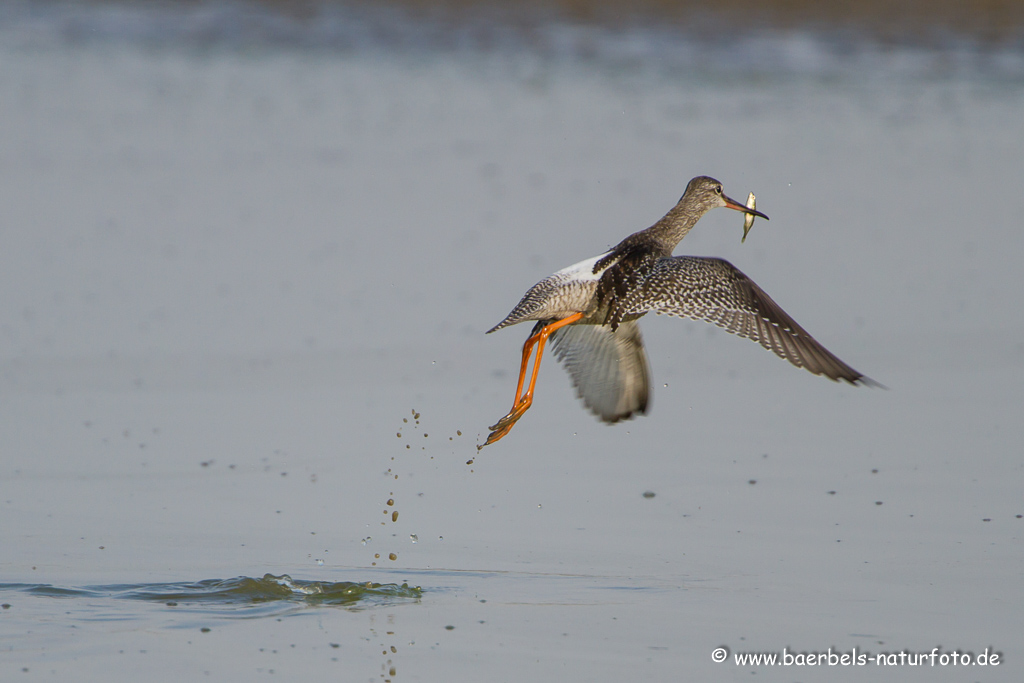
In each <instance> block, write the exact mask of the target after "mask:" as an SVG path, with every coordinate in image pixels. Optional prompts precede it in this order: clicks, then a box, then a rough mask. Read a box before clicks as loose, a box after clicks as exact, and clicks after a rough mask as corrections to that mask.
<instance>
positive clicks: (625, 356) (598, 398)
mask: <svg viewBox="0 0 1024 683" xmlns="http://www.w3.org/2000/svg"><path fill="white" fill-rule="evenodd" d="M550 341H551V344H552V348H553V349H554V353H555V356H556V357H557V358H558V359H559V360H560V361H562V363H563V364H564V365H565V369H566V370H567V371H568V373H569V376H570V377H571V378H572V383H573V386H575V387H576V392H577V394H578V395H579V397H580V398H581V399H583V403H584V404H585V405H586V406H587V408H589V409H590V410H592V411H593V412H594V414H596V415H597V416H598V417H600V418H601V419H602V420H604V421H605V422H618V421H619V420H624V419H626V418H629V417H632V416H633V415H634V414H636V413H645V412H647V406H648V404H649V402H650V394H651V373H650V368H649V367H648V364H647V353H646V352H645V351H644V341H643V338H642V337H641V336H640V327H639V325H637V323H636V322H635V321H628V322H624V323H622V324H620V325H619V327H618V329H617V330H615V331H612V330H611V328H610V327H608V326H607V325H568V326H566V327H563V328H561V329H560V330H556V331H555V332H554V333H553V334H552V335H551V340H550Z"/></svg>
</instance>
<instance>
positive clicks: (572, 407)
mask: <svg viewBox="0 0 1024 683" xmlns="http://www.w3.org/2000/svg"><path fill="white" fill-rule="evenodd" d="M21 7H22V8H23V9H24V8H25V7H29V8H38V7H39V6H37V5H21ZM203 7H204V8H206V9H204V10H202V11H204V12H206V14H202V12H199V14H197V13H196V12H192V13H189V12H184V13H178V14H175V13H174V12H161V13H158V14H155V15H152V14H147V13H141V14H140V13H135V14H133V13H132V12H128V11H126V10H124V9H123V7H121V8H120V9H117V7H115V9H110V6H106V5H99V6H93V5H89V6H85V7H84V9H83V7H82V6H77V5H76V6H72V10H67V12H66V13H61V11H57V10H54V11H53V12H44V11H41V10H39V11H36V10H32V11H28V10H26V12H27V13H22V14H17V13H15V14H8V15H6V16H7V18H8V19H11V17H12V16H13V17H14V20H12V22H11V23H8V27H7V29H5V30H3V31H0V92H2V93H3V96H2V97H0V120H2V121H3V122H4V125H3V126H0V187H2V188H3V189H2V191H0V197H2V201H0V230H2V237H0V240H2V248H0V289H2V291H3V292H4V293H5V295H4V296H3V297H0V402H2V406H3V410H2V411H0V433H2V434H3V441H4V457H3V458H2V460H0V534H2V539H3V543H2V544H0V604H2V605H3V608H2V610H0V678H2V679H3V680H5V681H6V680H31V679H47V680H76V681H92V680H95V681H110V680H112V679H113V680H128V679H132V678H139V677H142V676H144V677H146V679H147V680H182V679H186V678H192V677H196V676H201V675H209V676H210V677H212V678H215V679H217V680H238V681H251V680H259V679H261V678H263V677H272V676H273V677H277V678H281V677H284V678H287V679H289V680H308V679H313V678H321V679H340V680H366V681H381V680H392V681H403V680H407V681H414V680H424V681H434V680H494V681H536V680H591V681H620V680H636V679H650V680H680V679H692V680H719V679H725V680H739V679H742V680H749V679H750V676H751V675H752V674H756V675H757V676H758V679H759V680H764V679H767V680H772V681H775V680H779V681H791V680H825V679H828V680H849V681H862V680H865V677H866V676H867V677H870V678H884V679H886V680H894V681H895V680H900V681H903V680H920V681H935V680H949V681H963V680H972V681H973V680H978V681H1015V680H1020V677H1021V675H1022V674H1024V669H1022V668H1021V661H1024V651H1022V650H1021V649H1020V645H1019V643H1020V642H1021V634H1022V633H1024V616H1022V614H1024V612H1022V610H1021V609H1020V606H1021V590H1020V586H1021V582H1022V579H1024V570H1022V567H1024V543H1022V540H1024V538H1022V537H1024V519H1022V515H1024V502H1022V499H1021V495H1020V492H1021V490H1022V486H1024V471H1022V469H1024V468H1022V460H1021V453H1022V451H1024V433H1022V428H1021V421H1020V415H1021V411H1022V407H1024V390H1022V389H1021V387H1022V385H1024V342H1022V341H1021V339H1022V337H1024V323H1022V319H1021V315H1020V311H1021V307H1020V304H1019V302H1018V299H1019V295H1018V293H1019V292H1020V291H1021V290H1022V289H1024V273H1022V269H1021V267H1020V260H1021V258H1020V257H1021V254H1024V238H1022V236H1021V230H1020V214H1021V211H1022V209H1024V206H1022V205H1021V200H1020V188H1021V187H1022V186H1024V166H1022V165H1021V163H1020V159H1021V158H1024V77H1022V74H1024V69H1021V68H1020V64H1021V58H1020V56H1019V55H1018V54H1017V53H1015V52H1014V51H1013V50H1012V49H1005V50H1003V51H987V52H986V51H977V50H972V49H971V50H969V49H963V50H959V49H950V50H948V51H941V50H940V51H934V50H930V49H925V48H921V47H898V46H888V47H884V46H878V45H875V44H873V43H854V47H853V48H852V51H851V50H847V51H845V52H844V51H843V50H837V49H835V47H834V46H832V45H831V44H830V43H829V42H828V41H827V40H823V39H821V38H820V37H815V35H814V34H802V33H800V32H789V33H766V34H754V35H752V36H747V37H746V38H745V39H744V40H742V41H734V42H723V43H721V44H719V46H718V47H716V48H714V49H715V50H717V51H716V52H713V54H714V55H718V56H719V57H721V59H710V60H709V59H708V58H707V50H705V49H702V48H700V47H699V45H698V46H695V44H693V43H689V42H686V40H683V39H682V38H679V37H678V36H677V37H676V38H673V37H672V36H671V35H666V34H665V33H664V32H658V31H649V32H645V31H644V30H639V29H638V30H635V31H633V32H630V33H628V34H614V35H606V34H604V33H602V32H599V31H598V32H593V33H588V31H587V29H586V27H585V26H579V25H566V24H555V25H552V26H549V27H547V28H545V29H544V31H545V32H543V35H544V36H548V38H546V39H545V40H543V41H540V42H539V43H537V42H534V41H524V42H522V43H516V42H515V39H514V38H505V39H503V40H504V41H506V42H501V41H499V44H497V45H488V44H486V41H477V42H473V41H469V42H468V43H466V42H462V43H460V42H456V43H455V44H447V45H443V46H440V47H439V46H438V45H437V44H436V43H429V44H426V45H417V44H415V42H413V43H410V42H409V41H406V42H401V41H399V43H400V49H399V48H395V44H396V43H394V42H388V41H387V40H384V39H380V38H379V37H378V38H372V36H371V38H366V39H365V40H363V39H362V38H361V39H360V40H356V39H352V40H349V41H348V42H346V43H345V46H344V49H333V48H331V47H330V45H329V44H330V42H331V41H330V40H328V39H318V40H311V39H309V38H308V36H309V33H303V32H301V31H299V32H298V33H296V34H295V35H293V34H291V33H288V32H287V31H285V32H284V33H283V34H281V35H278V34H274V35H273V36H271V38H273V39H271V38H268V37H267V36H266V35H264V34H260V35H259V36H257V38H258V39H248V38H246V37H245V36H246V34H244V33H243V34H241V37H240V38H239V37H232V35H231V33H230V31H226V32H225V30H221V29H218V31H220V32H219V33H218V32H217V31H214V32H213V34H212V37H210V36H211V34H210V32H209V31H207V32H206V33H204V32H203V30H202V28H203V27H204V26H206V27H209V26H219V27H222V29H223V27H231V26H246V25H250V26H251V25H252V23H251V22H252V19H251V17H250V15H249V14H247V12H248V11H249V10H246V9H244V6H237V5H223V6H222V5H217V4H212V5H205V6H203ZM239 7H243V9H239ZM68 12H69V13H70V14H69V13H68ZM232 12H236V13H238V14H232ZM69 16H70V17H71V18H69ZM196 16H200V19H201V18H202V17H206V19H203V20H202V21H200V20H199V19H196ZM261 16H262V15H261ZM271 16H272V15H271ZM338 16H341V19H337V20H336V21H337V24H336V26H335V28H336V30H337V31H338V33H337V34H336V35H352V36H356V37H359V36H364V33H366V32H365V31H364V32H362V33H361V32H360V30H359V28H358V27H359V24H358V22H356V21H355V19H353V20H352V21H350V22H347V23H346V21H344V20H343V19H344V15H343V14H342V15H338ZM210 17H213V18H212V19H211V18H210ZM247 17H248V18H247ZM15 20H16V21H15ZM203 21H205V22H206V23H202V22H203ZM247 21H248V22H249V23H248V24H247V23H246V22H247ZM267 21H268V22H269V23H268V25H271V26H273V25H276V24H274V23H273V21H272V20H267ZM189 22H191V23H189ZM197 22H199V23H198V24H197ZM197 25H198V26H199V29H197V28H196V26H197ZM289 25H290V24H289ZM12 26H13V27H14V28H11V27H12ZM353 26H355V28H353ZM398 26H399V28H403V27H404V29H403V30H406V31H408V32H410V33H412V34H415V27H413V28H409V27H408V26H405V25H403V24H399V25H398ZM338 27H340V28H338ZM329 29H330V26H327V28H324V26H323V25H321V26H320V28H319V29H317V30H320V31H327V32H328V33H327V34H326V35H328V38H329V37H330V36H331V35H335V34H330V33H329ZM289 30H291V29H289ZM310 30H312V29H310ZM370 33H371V34H372V32H370ZM203 36H206V39H204V38H203ZM274 36H277V37H274ZM296 36H298V37H296ZM302 36H306V38H302ZM325 44H327V46H326V47H325ZM588 46H589V47H588ZM844 55H845V56H844ZM701 173H706V174H711V175H714V176H715V177H717V178H719V179H721V180H722V181H723V182H724V184H725V187H726V190H727V192H729V193H730V194H732V195H733V196H735V197H745V196H746V193H747V192H748V191H754V192H755V193H756V194H757V196H758V208H759V209H763V210H764V211H765V212H766V213H767V214H768V215H769V216H771V221H770V222H767V223H766V222H758V223H757V224H755V226H754V229H753V231H752V232H751V234H750V237H749V238H748V239H747V241H746V243H745V244H742V245H741V244H740V236H741V233H742V227H741V226H742V220H741V219H739V218H738V217H737V216H736V215H734V214H732V213H731V212H713V213H712V214H710V215H708V216H707V217H706V218H705V219H704V220H702V222H701V223H700V225H699V226H698V227H697V228H696V229H695V231H694V232H693V234H691V235H690V236H689V237H687V239H686V241H685V242H684V243H683V244H682V245H681V247H680V248H679V250H678V253H692V254H702V255H716V256H722V257H724V258H727V259H729V260H730V261H732V262H733V263H734V264H736V265H737V266H738V267H740V268H741V269H742V270H743V271H744V272H746V273H748V274H749V275H751V276H752V277H753V278H754V279H755V280H757V282H758V283H759V284H761V285H762V286H763V287H764V288H765V289H766V290H767V291H768V292H769V293H770V294H771V295H772V296H773V297H774V298H775V299H776V300H777V301H778V302H779V303H780V304H781V305H782V306H784V307H785V308H786V309H787V310H788V311H789V312H790V313H791V314H792V315H793V316H794V317H795V318H796V319H797V320H798V321H800V323H801V324H802V325H803V326H805V327H806V328H808V330H809V331H810V332H811V333H812V334H814V335H815V336H816V337H817V338H818V339H820V340H821V341H822V342H823V343H825V344H826V345H827V346H828V347H829V348H830V349H831V350H833V351H834V352H836V353H837V354H838V355H839V356H840V357H842V358H843V359H844V360H846V361H847V362H849V363H850V364H851V365H853V366H854V367H856V368H858V369H859V370H861V371H863V372H865V373H867V374H868V375H870V376H871V377H873V378H875V379H877V380H878V381H880V382H882V383H883V384H885V385H886V386H887V387H888V390H871V389H864V388H852V387H849V386H839V385H835V384H832V383H830V382H827V381H825V380H822V379H821V378H818V377H814V376H811V375H810V374H808V373H806V372H802V371H800V370H797V369H795V368H792V367H790V366H789V365H788V364H786V363H783V362H781V361H779V360H778V359H776V358H775V357H774V356H772V355H771V354H768V353H766V352H765V351H764V350H763V349H761V348H760V347H758V346H757V345H756V344H751V343H750V342H747V341H744V340H739V339H735V338H732V337H730V336H728V335H726V334H724V333H722V332H719V331H717V330H716V329H713V328H710V327H708V326H705V325H701V324H698V323H691V322H684V321H679V320H674V319H668V318H657V317H653V316H652V317H649V318H647V319H645V320H644V321H643V329H644V334H645V337H646V339H647V343H648V347H649V352H650V356H651V363H652V371H653V373H654V380H655V393H654V403H653V409H652V411H651V413H650V415H648V416H646V417H644V418H642V419H639V420H636V421H632V422H628V423H625V424H621V425H618V426H615V427H607V426H604V425H602V424H600V423H598V422H597V421H595V420H594V419H593V418H592V417H591V416H590V415H589V414H587V413H586V412H585V411H584V410H582V409H581V407H580V406H579V405H578V403H577V401H576V400H575V397H574V394H573V391H572V389H571V387H570V386H569V382H568V381H567V379H566V377H565V376H564V373H563V371H562V370H561V369H559V368H558V367H557V364H556V363H555V362H554V361H553V360H552V359H549V360H548V361H547V362H546V363H545V365H544V367H543V369H542V371H541V378H540V382H539V385H538V392H537V399H536V402H535V404H534V408H533V409H532V410H531V411H530V412H529V413H528V414H527V416H526V417H525V418H524V419H523V420H522V421H521V422H520V423H519V425H518V426H517V427H516V428H515V430H513V432H512V433H511V434H510V435H509V436H508V437H506V438H505V439H504V440H503V441H501V442H500V443H499V444H496V445H495V446H493V447H489V448H487V449H485V450H483V451H482V452H480V453H479V454H478V453H477V450H476V445H477V444H478V443H481V442H482V440H483V439H484V438H485V437H486V426H487V425H489V424H492V423H493V422H494V421H496V420H497V418H499V417H500V416H501V415H503V414H504V413H505V412H506V411H507V410H508V407H509V406H508V404H509V402H510V400H511V398H512V396H511V395H512V392H513V389H514V382H515V372H516V371H517V369H518V358H519V350H520V346H521V344H522V341H523V339H524V337H525V336H526V332H527V330H526V329H519V328H513V329H511V330H503V331H502V332H501V333H499V334H495V335H492V336H487V337H485V336H484V335H483V332H484V331H485V330H487V329H488V328H490V327H491V326H492V325H493V324H494V323H496V322H497V321H498V320H500V319H501V318H502V317H503V316H504V315H505V314H506V313H507V312H508V310H509V309H511V307H512V306H513V305H514V304H515V303H516V302H517V301H518V299H519V296H520V295H521V294H522V293H523V292H524V291H525V290H526V288H527V287H528V286H530V285H531V284H532V283H534V282H535V281H537V280H539V279H540V278H541V277H543V276H545V275H547V274H548V273H550V272H552V271H554V270H557V269H559V268H561V267H563V266H565V265H567V264H570V263H574V262H576V261H578V260H580V259H582V258H585V257H587V256H591V255H595V254H598V253H601V252H602V251H604V250H605V249H606V248H607V247H608V246H610V245H612V244H614V243H616V242H617V241H618V240H619V239H621V238H622V237H623V236H625V235H626V234H628V233H629V232H632V231H634V230H637V229H640V228H643V227H646V226H647V225H650V224H651V223H652V222H653V221H655V220H657V219H658V218H659V217H660V216H661V215H662V214H663V213H664V212H665V211H666V210H667V209H668V208H670V207H671V206H672V205H673V204H674V202H675V201H676V200H677V199H678V197H679V195H680V194H681V192H682V190H683V188H684V187H685V185H686V182H687V181H688V180H689V178H690V177H692V176H694V175H697V174H701ZM726 213H729V215H724V214H726ZM645 493H647V494H648V495H645ZM652 493H653V496H652V495H650V494H652ZM395 513H397V514H395ZM367 584H369V585H367ZM719 646H723V647H726V648H728V650H729V652H730V653H743V652H762V651H767V652H781V651H782V650H783V648H789V651H790V652H823V651H826V650H827V649H828V648H832V649H833V650H834V651H842V652H849V651H851V649H852V648H857V650H858V651H860V652H865V653H868V654H870V655H875V654H879V653H893V652H899V651H902V650H907V651H911V652H918V651H929V652H930V651H932V649H933V648H935V647H940V648H941V651H943V652H947V653H948V652H952V651H953V650H958V651H970V652H972V653H975V654H978V653H981V652H983V651H985V650H986V648H988V650H989V651H990V652H991V651H994V652H997V653H999V654H1000V656H1001V657H1002V660H1001V663H1000V665H998V666H991V665H990V666H987V667H972V668H970V669H969V670H968V671H964V667H963V666H959V667H956V668H953V667H949V666H947V667H941V666H938V665H936V666H926V667H920V666H919V667H910V666H904V667H898V668H893V667H888V668H886V669H885V670H884V671H882V672H879V671H878V670H877V669H876V668H873V669H872V670H871V671H867V670H866V669H867V668H869V667H875V665H874V664H873V663H872V664H868V665H867V666H863V667H855V666H845V667H843V666H832V667H828V666H824V667H818V668H815V669H813V670H811V669H810V668H809V667H781V666H778V667H771V666H765V665H760V666H755V665H745V666H738V665H736V664H735V663H734V660H733V659H731V657H730V659H729V660H728V661H727V662H726V663H722V664H719V663H716V662H714V661H712V651H713V650H714V649H715V648H716V647H719Z"/></svg>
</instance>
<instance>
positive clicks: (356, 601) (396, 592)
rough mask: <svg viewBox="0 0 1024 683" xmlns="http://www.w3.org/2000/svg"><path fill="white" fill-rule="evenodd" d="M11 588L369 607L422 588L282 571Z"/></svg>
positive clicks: (52, 593) (172, 601) (176, 601)
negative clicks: (183, 579) (297, 575)
mask: <svg viewBox="0 0 1024 683" xmlns="http://www.w3.org/2000/svg"><path fill="white" fill-rule="evenodd" d="M7 591H13V592H20V593H28V594H30V595H36V596H47V597H53V598H64V599H68V598H113V599H123V600H144V601H150V602H162V603H164V604H166V605H168V606H170V607H177V606H179V605H193V606H194V605H197V604H206V605H212V606H218V605H219V606H223V607H229V606H242V607H244V606H252V605H259V604H263V603H274V602H277V603H282V604H283V605H284V604H288V605H295V604H299V605H335V606H342V607H350V608H355V607H359V608H362V607H373V606H381V605H390V604H395V603H398V602H404V601H407V600H413V601H415V600H419V599H420V598H421V597H422V595H423V589H422V588H420V587H419V586H415V587H414V586H410V585H409V584H407V583H402V584H396V583H375V582H372V581H366V582H354V581H336V582H335V581H304V580H300V579H293V578H291V577H290V576H288V575H287V574H282V575H280V576H275V575H273V574H264V575H263V577H262V578H258V579H257V578H252V577H248V576H238V577H235V578H232V579H207V580H204V581H195V582H192V583H151V584H116V585H109V586H84V587H81V588H65V587H60V586H52V585H48V584H0V593H2V592H7Z"/></svg>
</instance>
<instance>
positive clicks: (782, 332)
mask: <svg viewBox="0 0 1024 683" xmlns="http://www.w3.org/2000/svg"><path fill="white" fill-rule="evenodd" d="M624 308H625V309H626V314H634V315H635V314H642V313H646V312H648V311H655V312H657V313H665V314H667V315H675V316H679V317H682V318H692V319H693V320H703V321H705V322H709V323H714V324H715V325H718V326H719V327H721V328H724V329H725V330H726V331H728V332H731V333H732V334H736V335H739V336H741V337H746V338H747V339H752V340H754V341H756V342H758V343H759V344H761V346H763V347H765V348H766V349H768V350H769V351H773V352H774V353H775V354H776V355H778V356H779V357H780V358H785V359H786V360H788V361H789V362H790V363H792V364H793V365H795V366H797V367H798V368H806V369H807V370H809V371H811V372H812V373H814V374H815V375H824V376H825V377H828V378H829V379H831V380H836V381H838V380H845V381H847V382H849V383H850V384H857V383H860V384H877V382H874V381H873V380H871V379H870V378H868V377H865V376H864V375H863V374H861V373H859V372H857V371H856V370H854V369H853V368H851V367H850V366H849V365H847V364H846V363H844V362H843V361H841V360H839V358H837V357H836V356H835V355H833V354H832V353H831V352H830V351H829V350H828V349H826V348H825V347H824V346H822V345H821V344H819V343H818V342H817V341H816V340H815V339H814V337H812V336H811V335H810V334H808V333H807V331H806V330H805V329H804V328H802V327H800V325H798V324H797V323H796V321H795V320H793V319H792V318H791V317H789V314H787V313H786V312H785V311H783V310H782V308H781V307H780V306H779V305H778V304H777V303H775V302H774V301H772V299H771V297H770V296H768V295H767V294H765V292H764V290H763V289H761V288H760V287H758V286H757V284H755V283H754V281H753V280H751V279H750V278H748V277H747V276H746V275H744V274H743V273H742V272H740V271H739V270H738V269H737V268H736V267H735V266H733V265H732V264H731V263H729V262H728V261H724V260H722V259H717V258H701V257H697V256H676V257H673V258H665V259H662V260H661V261H659V262H658V264H657V265H656V266H655V267H654V269H653V270H652V271H651V274H650V275H649V276H648V277H647V278H646V279H645V281H644V283H643V285H642V286H641V287H640V288H638V289H636V290H634V291H633V292H632V293H631V294H630V296H629V300H628V301H627V302H625V305H624Z"/></svg>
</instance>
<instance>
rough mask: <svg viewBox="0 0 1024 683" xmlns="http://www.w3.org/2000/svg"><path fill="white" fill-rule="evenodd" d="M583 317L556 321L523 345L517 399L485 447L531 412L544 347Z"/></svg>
mask: <svg viewBox="0 0 1024 683" xmlns="http://www.w3.org/2000/svg"><path fill="white" fill-rule="evenodd" d="M582 317H583V314H582V313H573V314H572V315H570V316H569V317H568V318H562V319H561V320H556V321H555V322H553V323H549V324H547V325H545V326H544V327H542V328H541V329H540V331H539V332H537V334H535V335H533V336H532V337H530V338H529V339H527V340H526V343H525V344H523V364H522V366H520V368H519V383H518V384H517V385H516V398H515V401H514V402H513V403H512V410H510V411H509V413H508V415H506V416H505V417H503V418H501V419H500V420H498V423H497V424H495V425H493V426H492V427H490V428H489V429H490V430H491V434H490V436H488V437H487V441H486V442H484V446H489V445H491V444H492V443H494V442H495V441H497V440H498V439H500V438H502V437H503V436H505V435H506V434H508V433H509V432H510V431H512V427H514V426H515V424H516V422H518V421H519V418H521V417H522V416H523V414H525V413H526V411H527V410H529V408H530V406H531V405H533V390H534V387H535V386H536V384H537V373H538V372H540V359H541V357H542V356H543V355H544V345H545V344H547V341H548V337H550V336H551V334H552V333H553V332H555V331H556V330H559V329H561V328H563V327H565V326H566V325H572V324H573V323H574V322H577V321H579V319H580V318H582ZM534 345H536V346H537V359H536V360H535V361H534V362H533V373H532V374H531V375H530V384H529V386H527V388H526V392H525V393H523V383H524V382H525V381H526V369H527V368H528V367H529V365H530V356H532V355H533V347H534Z"/></svg>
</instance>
